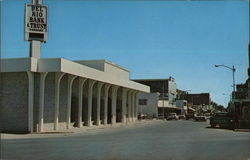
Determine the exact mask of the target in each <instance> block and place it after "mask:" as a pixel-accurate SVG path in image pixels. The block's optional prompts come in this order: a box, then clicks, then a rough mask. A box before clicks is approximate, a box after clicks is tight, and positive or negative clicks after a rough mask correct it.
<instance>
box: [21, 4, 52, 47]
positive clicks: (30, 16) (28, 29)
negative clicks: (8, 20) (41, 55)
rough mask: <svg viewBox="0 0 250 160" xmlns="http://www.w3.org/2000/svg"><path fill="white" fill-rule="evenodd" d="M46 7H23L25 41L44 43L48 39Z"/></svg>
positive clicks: (27, 5) (30, 5)
mask: <svg viewBox="0 0 250 160" xmlns="http://www.w3.org/2000/svg"><path fill="white" fill-rule="evenodd" d="M47 13H48V7H47V6H45V5H39V4H26V5H25V27H24V28H25V40H26V41H32V40H36V41H41V42H46V41H47V37H48V21H47Z"/></svg>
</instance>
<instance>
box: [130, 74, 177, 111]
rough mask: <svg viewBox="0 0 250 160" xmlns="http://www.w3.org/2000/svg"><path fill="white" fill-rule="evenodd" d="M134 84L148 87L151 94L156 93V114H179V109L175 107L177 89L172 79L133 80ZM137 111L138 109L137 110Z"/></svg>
mask: <svg viewBox="0 0 250 160" xmlns="http://www.w3.org/2000/svg"><path fill="white" fill-rule="evenodd" d="M133 81H135V82H138V83H141V84H144V85H147V86H149V87H150V92H151V93H158V94H159V97H158V105H157V107H158V114H163V112H164V114H167V113H170V112H176V113H178V114H180V113H181V109H180V108H178V107H176V98H177V88H176V82H175V79H174V78H173V77H169V78H168V79H135V80H133ZM138 98H139V99H140V98H141V97H140V95H138ZM138 109H139V108H138Z"/></svg>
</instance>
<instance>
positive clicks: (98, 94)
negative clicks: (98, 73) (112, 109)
mask: <svg viewBox="0 0 250 160" xmlns="http://www.w3.org/2000/svg"><path fill="white" fill-rule="evenodd" d="M103 84H104V83H102V82H98V84H97V99H96V100H97V109H96V114H97V115H96V125H97V126H99V125H100V113H101V112H100V108H101V94H102V86H103Z"/></svg>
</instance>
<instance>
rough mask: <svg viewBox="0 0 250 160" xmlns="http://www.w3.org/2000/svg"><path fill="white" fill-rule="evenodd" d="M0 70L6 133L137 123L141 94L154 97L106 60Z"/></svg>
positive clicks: (31, 61) (15, 63)
mask: <svg viewBox="0 0 250 160" xmlns="http://www.w3.org/2000/svg"><path fill="white" fill-rule="evenodd" d="M0 67H1V68H0V71H1V72H0V121H1V128H0V129H1V132H8V133H32V132H46V131H54V130H62V129H63V130H65V129H70V128H72V127H83V126H92V125H107V124H115V123H126V122H134V121H136V120H137V112H138V111H137V109H138V100H137V95H138V93H140V92H143V93H149V91H150V89H149V87H148V86H145V85H143V84H140V83H137V82H134V81H131V80H130V79H129V71H128V70H126V69H124V68H122V67H120V66H118V65H115V64H113V63H111V62H108V61H106V60H96V61H69V60H66V59H62V58H54V59H40V58H33V57H31V58H15V59H1V61H0Z"/></svg>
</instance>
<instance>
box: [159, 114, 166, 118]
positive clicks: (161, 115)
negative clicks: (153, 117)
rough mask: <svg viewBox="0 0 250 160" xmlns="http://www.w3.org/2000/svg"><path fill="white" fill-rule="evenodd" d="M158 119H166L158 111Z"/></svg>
mask: <svg viewBox="0 0 250 160" xmlns="http://www.w3.org/2000/svg"><path fill="white" fill-rule="evenodd" d="M158 119H166V115H164V117H163V114H162V113H160V114H158Z"/></svg>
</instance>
